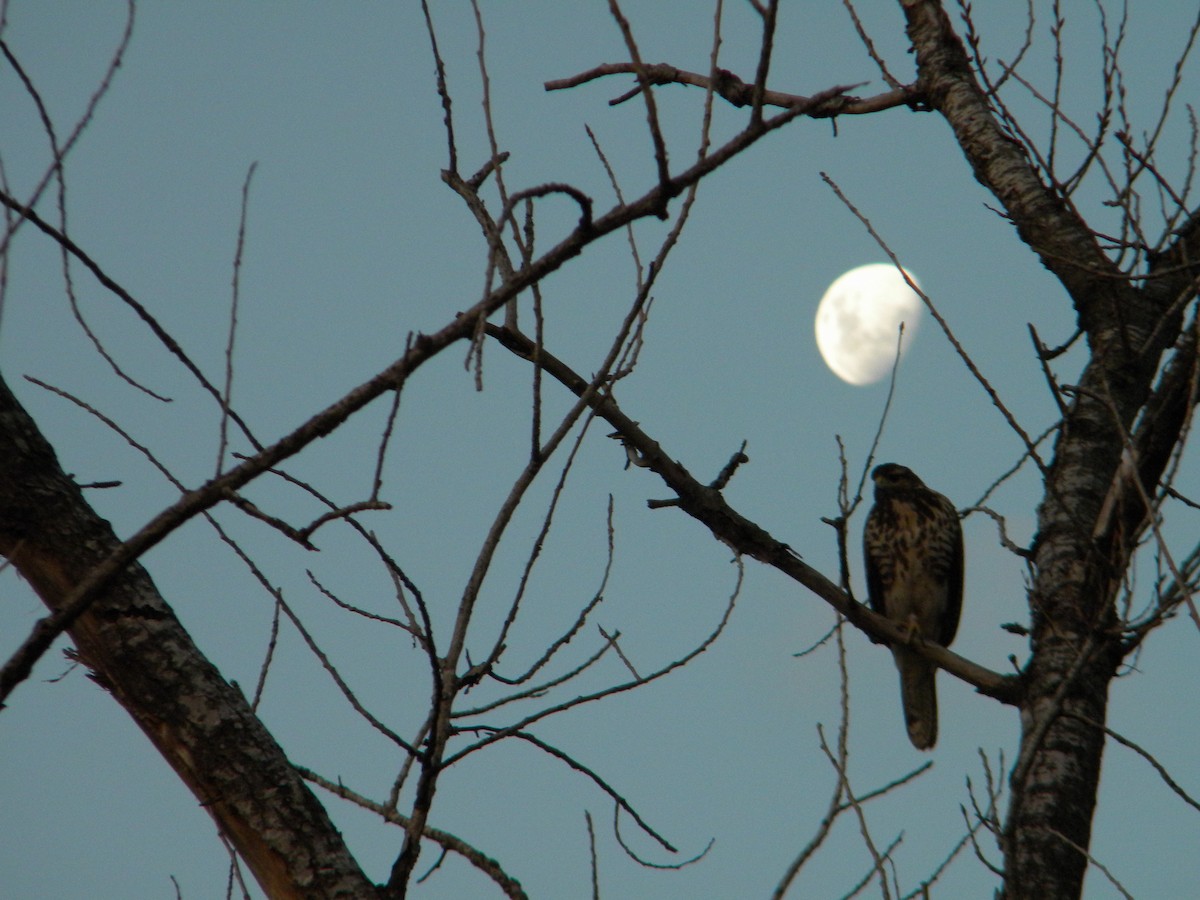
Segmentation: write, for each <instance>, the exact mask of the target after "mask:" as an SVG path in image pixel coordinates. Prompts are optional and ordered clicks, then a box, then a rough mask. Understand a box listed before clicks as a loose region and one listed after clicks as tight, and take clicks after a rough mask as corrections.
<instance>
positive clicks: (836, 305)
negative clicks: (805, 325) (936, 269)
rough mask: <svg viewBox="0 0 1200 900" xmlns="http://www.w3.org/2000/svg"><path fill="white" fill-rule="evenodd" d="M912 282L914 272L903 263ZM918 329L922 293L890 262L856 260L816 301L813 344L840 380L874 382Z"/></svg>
mask: <svg viewBox="0 0 1200 900" xmlns="http://www.w3.org/2000/svg"><path fill="white" fill-rule="evenodd" d="M905 272H906V273H907V274H908V277H909V278H911V279H912V281H913V284H918V282H917V279H916V276H914V275H913V274H912V272H909V271H908V270H907V269H905ZM901 322H903V323H904V336H903V338H901V339H900V355H901V356H904V353H905V351H906V350H907V349H908V345H909V344H911V343H912V340H913V338H914V337H916V334H917V326H918V325H919V324H920V322H921V298H920V297H919V296H917V294H916V292H915V291H913V289H912V288H910V287H909V286H908V284H907V283H905V281H904V277H903V276H902V275H901V274H900V273H899V272H898V271H897V270H896V267H895V266H893V265H891V264H890V263H872V264H871V265H867V266H859V267H858V268H857V269H851V270H850V271H849V272H847V273H845V274H844V275H842V276H840V277H839V278H838V279H837V280H836V281H834V282H833V284H831V285H830V286H829V290H827V291H826V292H825V296H824V297H822V298H821V303H820V305H819V306H818V307H817V321H816V325H815V328H816V332H817V349H819V350H820V351H821V356H822V357H824V359H825V364H826V365H827V366H829V368H830V369H832V370H833V374H835V375H837V377H838V378H840V379H842V381H846V382H849V383H850V384H858V385H862V384H874V383H875V382H876V381H879V379H881V378H883V377H884V376H885V375H887V374H888V373H889V372H890V371H891V370H892V365H893V363H895V361H896V340H897V337H898V336H899V329H900V323H901Z"/></svg>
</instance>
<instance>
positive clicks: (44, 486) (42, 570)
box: [0, 379, 376, 898]
mask: <svg viewBox="0 0 1200 900" xmlns="http://www.w3.org/2000/svg"><path fill="white" fill-rule="evenodd" d="M119 544H120V541H119V539H118V538H117V537H116V535H115V534H114V533H113V530H112V527H111V526H110V525H109V523H108V522H106V521H105V520H104V519H102V518H100V517H99V516H97V515H96V513H95V512H94V511H93V510H92V508H91V507H90V506H89V505H88V503H87V501H86V500H84V498H83V493H82V491H81V490H80V488H79V486H78V485H77V484H76V483H75V482H74V481H73V480H72V479H71V478H70V477H69V476H67V475H66V474H65V473H64V472H63V471H62V469H61V467H60V466H59V464H58V460H57V458H56V457H55V454H54V450H53V448H51V446H50V444H49V443H48V442H47V441H46V439H45V438H44V437H43V436H42V434H41V432H40V431H39V430H38V428H37V425H36V424H35V423H34V421H33V420H32V419H31V418H30V417H29V415H28V413H26V411H25V410H24V409H23V408H22V407H21V405H20V404H19V403H18V402H17V399H16V397H14V396H13V394H12V392H11V391H10V390H9V388H8V386H7V385H6V384H5V383H4V381H3V379H0V554H3V555H4V556H5V557H6V558H7V559H9V560H10V561H11V562H12V564H13V565H14V566H16V568H17V570H18V571H19V572H20V573H21V575H22V576H23V577H24V578H25V579H26V580H27V581H28V582H29V583H30V584H31V585H32V586H33V588H34V589H35V590H36V591H37V593H38V595H39V596H40V597H41V598H42V600H43V602H44V603H45V604H46V606H47V607H49V608H50V609H51V610H55V609H57V608H58V607H59V606H60V604H61V603H62V602H63V601H64V600H65V599H66V598H67V597H68V596H69V595H70V593H71V591H72V588H73V587H74V586H75V585H76V584H78V583H79V582H80V580H81V579H82V578H83V577H84V576H85V575H86V574H87V573H88V571H89V570H91V569H92V568H93V567H94V566H95V565H97V564H98V563H100V562H101V561H102V560H104V559H105V558H106V557H107V556H108V555H109V554H110V553H112V551H113V550H114V549H115V548H116V547H117V546H118V545H119ZM68 633H69V635H70V637H71V639H72V641H73V642H74V644H75V647H76V649H77V651H78V654H79V659H80V660H81V661H82V662H83V663H84V664H85V665H86V666H87V667H88V669H89V670H90V671H91V675H92V677H93V678H94V679H95V680H96V681H97V683H99V684H100V685H101V686H103V687H104V688H105V689H106V690H108V691H109V692H110V693H111V694H112V695H113V697H114V698H115V699H116V701H117V702H118V703H120V704H121V705H122V706H123V707H124V708H125V710H126V711H127V712H128V713H129V714H130V715H131V716H132V717H133V719H134V721H135V722H137V723H138V725H139V726H140V727H141V729H142V730H143V731H144V732H145V733H146V736H147V737H148V738H149V739H150V741H151V742H152V743H153V744H154V746H155V747H157V748H158V750H159V752H160V753H161V754H162V755H163V757H164V758H165V759H166V760H167V762H168V763H169V764H170V765H171V767H172V768H173V769H174V770H175V771H176V772H177V773H178V775H179V777H180V778H181V779H182V780H183V782H184V783H185V784H186V785H187V786H188V788H189V789H190V790H191V791H192V793H193V794H194V795H195V796H196V799H197V800H199V801H200V803H201V805H202V806H203V807H204V808H205V809H206V810H207V811H208V813H209V814H210V815H211V816H212V817H213V819H214V820H215V821H216V823H217V827H218V828H219V829H220V831H221V833H222V834H224V835H225V836H226V837H227V838H228V840H229V841H230V843H231V844H232V845H233V846H234V847H235V848H236V849H237V851H238V853H239V854H240V855H241V857H242V859H243V860H245V862H246V864H247V865H248V866H249V868H250V869H251V871H252V872H253V873H254V877H255V878H256V879H257V880H258V883H259V884H260V885H261V887H262V889H263V890H264V891H265V892H266V893H267V895H268V896H270V897H287V898H292V897H313V898H316V897H372V898H373V897H375V896H376V890H375V888H374V886H373V885H372V884H371V882H370V881H369V880H368V879H367V878H366V876H365V875H364V874H363V872H362V871H361V870H360V869H359V867H358V865H357V863H356V862H355V861H354V858H353V857H352V856H351V855H350V852H349V850H348V849H347V848H346V846H345V844H344V843H343V842H342V838H341V835H340V834H339V833H338V831H337V829H336V828H335V827H334V825H333V823H332V822H331V821H330V819H329V816H328V814H327V813H326V811H325V808H324V807H323V806H322V805H321V804H320V802H319V801H318V800H317V798H316V797H315V796H313V794H312V792H311V791H310V790H309V789H308V786H307V785H306V784H305V783H304V781H303V780H302V779H301V778H300V776H299V775H298V774H297V772H296V770H295V769H294V768H293V767H292V766H291V764H290V763H289V762H288V760H287V757H286V756H285V755H284V753H283V750H282V749H281V748H280V747H279V745H278V744H276V743H275V740H274V739H273V738H272V737H271V735H270V734H269V733H268V732H267V730H266V729H265V728H264V727H263V725H262V723H261V722H260V721H259V720H258V718H257V717H256V716H255V715H254V713H253V711H252V710H251V709H250V706H249V704H248V703H247V702H246V699H245V698H244V697H243V696H242V694H241V692H240V691H239V690H238V689H237V687H236V686H233V685H230V684H229V683H228V682H226V681H225V680H224V679H223V678H222V677H221V675H220V673H219V672H218V671H217V670H216V668H215V667H214V666H213V665H212V664H211V663H210V662H209V661H208V660H207V659H206V658H205V657H204V656H203V655H202V654H201V653H200V651H199V649H198V648H197V647H196V646H195V644H193V643H192V640H191V638H190V637H189V636H188V634H187V632H186V631H184V629H183V626H182V625H181V624H180V622H179V620H178V619H177V618H176V617H175V614H174V613H173V612H172V610H171V608H170V607H169V606H168V605H167V604H166V602H165V601H164V600H163V598H162V597H161V596H160V595H159V593H158V591H157V590H156V588H155V587H154V584H153V582H152V581H151V580H150V577H149V575H148V574H147V573H146V571H145V569H143V568H142V567H141V566H140V565H138V564H134V565H131V566H130V567H129V568H128V569H127V570H126V572H125V574H124V575H123V576H122V577H120V578H119V579H117V580H116V582H115V583H114V585H113V586H112V587H111V588H110V589H109V590H108V591H106V592H105V593H104V594H103V595H102V596H100V597H99V598H98V599H97V600H96V601H95V602H94V603H93V604H92V605H91V606H90V607H89V608H88V610H87V611H86V612H85V613H84V614H83V615H82V616H80V617H79V618H78V619H77V620H76V621H75V623H74V625H72V626H71V628H70V629H69V631H68Z"/></svg>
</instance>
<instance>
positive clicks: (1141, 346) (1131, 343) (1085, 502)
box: [901, 0, 1200, 900]
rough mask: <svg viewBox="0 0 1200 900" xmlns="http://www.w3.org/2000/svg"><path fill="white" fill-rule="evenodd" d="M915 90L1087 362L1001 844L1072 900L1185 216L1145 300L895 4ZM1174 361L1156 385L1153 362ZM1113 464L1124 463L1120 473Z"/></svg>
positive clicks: (1017, 866) (958, 50)
mask: <svg viewBox="0 0 1200 900" xmlns="http://www.w3.org/2000/svg"><path fill="white" fill-rule="evenodd" d="M901 6H902V7H903V9H904V13H905V16H906V20H907V25H908V34H909V37H910V39H911V40H912V43H913V47H914V48H915V50H916V54H917V66H918V72H919V87H920V88H921V93H922V95H923V96H924V97H925V98H926V100H927V101H928V103H929V105H930V106H931V107H932V108H933V109H934V110H936V111H937V112H938V113H940V114H941V115H942V116H943V117H944V118H945V120H946V121H947V123H948V124H949V125H950V127H951V129H952V130H953V132H954V136H955V139H956V140H957V141H958V143H959V145H960V147H961V148H962V150H963V153H964V154H965V156H966V158H967V160H968V162H969V163H970V164H971V166H972V168H973V170H974V173H975V176H976V178H977V179H978V180H979V182H980V183H981V184H983V185H984V186H985V187H986V188H987V189H988V190H990V191H991V192H992V193H993V194H994V195H995V196H996V198H997V199H998V200H1000V202H1001V203H1002V204H1003V206H1004V210H1005V212H1006V213H1007V214H1008V215H1009V217H1010V218H1011V219H1012V222H1013V224H1014V226H1015V227H1016V229H1017V232H1018V234H1019V235H1020V237H1021V239H1022V240H1023V241H1024V242H1025V243H1026V244H1027V245H1028V246H1029V247H1030V249H1031V250H1033V251H1034V252H1035V253H1037V254H1038V255H1039V257H1040V258H1041V260H1042V262H1043V263H1044V264H1045V266H1046V267H1047V268H1048V269H1049V270H1050V271H1051V272H1053V273H1054V274H1055V276H1057V278H1058V279H1059V281H1060V282H1061V283H1062V285H1063V287H1064V289H1065V290H1066V293H1067V295H1068V296H1069V297H1070V299H1071V302H1072V303H1073V305H1074V308H1075V310H1076V313H1077V317H1078V322H1079V326H1080V328H1081V329H1082V331H1083V333H1084V335H1085V336H1086V339H1087V342H1088V349H1089V352H1090V357H1089V361H1088V363H1087V365H1086V366H1085V368H1084V370H1083V373H1082V375H1081V377H1080V380H1079V384H1078V385H1076V386H1073V387H1071V388H1069V389H1068V388H1064V393H1068V396H1069V397H1070V398H1071V402H1070V404H1069V406H1068V408H1067V410H1066V414H1065V416H1064V418H1063V420H1062V422H1061V423H1060V427H1059V429H1058V435H1057V440H1056V442H1055V446H1054V454H1053V457H1052V458H1051V459H1050V460H1049V461H1048V462H1047V463H1046V464H1045V468H1044V470H1043V475H1044V489H1045V493H1044V497H1043V500H1042V502H1041V504H1040V506H1039V509H1038V532H1037V536H1036V538H1035V542H1034V547H1033V562H1034V571H1035V576H1034V580H1033V585H1032V590H1031V591H1030V595H1029V607H1030V613H1031V619H1032V640H1031V649H1032V655H1031V658H1030V661H1029V664H1028V666H1027V667H1026V670H1025V672H1024V673H1023V681H1024V691H1023V697H1022V699H1021V702H1020V704H1019V705H1020V710H1021V746H1020V753H1019V756H1018V759H1017V763H1016V765H1015V766H1014V768H1013V771H1012V775H1011V780H1010V790H1011V794H1010V802H1009V810H1008V814H1007V822H1006V824H1005V829H1004V834H1003V836H1002V847H1003V850H1004V857H1005V859H1004V863H1005V873H1004V875H1005V878H1004V896H1005V897H1007V898H1009V900H1026V898H1029V900H1032V898H1039V900H1057V898H1063V900H1067V898H1077V897H1079V896H1081V894H1082V891H1083V880H1084V874H1085V872H1086V869H1087V865H1088V859H1087V855H1086V854H1087V851H1088V847H1089V842H1090V837H1091V825H1092V815H1093V812H1094V810H1095V805H1096V792H1097V788H1098V785H1099V778H1100V767H1101V761H1102V758H1103V753H1104V744H1105V735H1104V732H1103V730H1102V728H1103V726H1104V723H1105V716H1106V711H1107V706H1108V692H1109V688H1110V685H1111V682H1112V679H1113V677H1114V675H1115V673H1116V670H1117V666H1118V664H1119V663H1120V662H1121V660H1122V659H1123V658H1124V656H1125V654H1126V653H1127V652H1128V650H1129V648H1130V647H1131V646H1132V644H1131V642H1130V640H1129V635H1127V634H1125V633H1124V632H1123V630H1122V625H1121V623H1120V622H1119V619H1118V616H1117V613H1116V608H1115V599H1116V594H1117V590H1118V588H1119V587H1120V585H1121V583H1122V578H1123V576H1124V574H1125V572H1126V569H1127V567H1128V565H1129V563H1130V561H1131V557H1132V551H1133V548H1134V547H1135V546H1136V544H1137V541H1138V538H1139V537H1140V536H1141V535H1142V534H1143V533H1144V531H1145V529H1146V527H1147V526H1148V524H1149V519H1148V517H1147V508H1146V505H1145V503H1144V502H1143V500H1142V494H1143V492H1145V493H1146V494H1147V495H1149V496H1153V494H1154V491H1155V489H1156V487H1157V485H1158V483H1159V479H1160V478H1161V476H1162V474H1163V471H1164V468H1165V466H1166V463H1167V460H1168V458H1169V456H1170V452H1171V450H1172V449H1173V448H1174V447H1175V446H1176V443H1177V441H1178V440H1179V438H1180V436H1181V432H1180V429H1181V427H1182V425H1183V423H1184V419H1185V415H1186V410H1187V407H1188V405H1189V404H1194V403H1195V396H1194V394H1193V393H1191V382H1192V379H1193V378H1194V376H1195V371H1196V369H1195V364H1196V347H1195V322H1194V321H1193V322H1192V323H1190V324H1189V326H1188V328H1187V329H1186V330H1185V329H1184V327H1183V319H1182V316H1181V315H1180V313H1179V309H1180V307H1181V306H1182V305H1183V304H1182V303H1181V302H1180V301H1182V300H1184V299H1186V298H1187V297H1190V296H1191V295H1193V294H1194V293H1195V289H1196V277H1197V273H1198V272H1200V269H1198V268H1197V266H1196V265H1195V264H1194V263H1191V260H1195V259H1197V253H1198V251H1200V229H1198V228H1197V219H1196V216H1195V215H1194V214H1193V216H1192V218H1191V220H1190V221H1189V222H1188V224H1187V225H1186V226H1185V227H1184V228H1183V229H1181V230H1180V232H1179V233H1178V234H1177V235H1176V237H1175V239H1174V241H1173V243H1172V244H1170V245H1169V249H1168V251H1167V252H1166V253H1165V254H1163V255H1162V256H1161V257H1157V258H1156V257H1150V259H1149V265H1148V270H1147V271H1146V273H1145V274H1146V276H1147V278H1146V279H1145V282H1144V284H1145V286H1144V287H1140V288H1139V287H1135V286H1134V283H1133V282H1132V281H1131V280H1130V279H1129V278H1128V277H1127V276H1126V275H1125V273H1122V272H1121V271H1119V270H1118V269H1117V267H1116V265H1115V264H1114V263H1113V262H1112V260H1111V259H1110V258H1109V257H1108V256H1107V255H1106V254H1105V253H1104V251H1103V250H1102V248H1101V246H1100V242H1099V240H1098V237H1097V235H1096V234H1095V232H1094V231H1093V230H1092V229H1091V228H1089V227H1088V225H1087V223H1086V222H1084V220H1083V219H1082V217H1081V216H1080V214H1079V213H1078V211H1077V210H1076V209H1075V208H1074V206H1073V205H1072V204H1071V202H1070V200H1069V198H1068V197H1067V196H1065V195H1064V194H1063V193H1062V192H1061V191H1059V190H1058V189H1057V187H1056V186H1054V185H1048V184H1046V183H1045V181H1044V180H1043V179H1042V177H1041V174H1040V173H1039V169H1038V168H1037V166H1036V165H1035V164H1034V163H1033V161H1032V160H1031V158H1030V156H1029V155H1028V154H1027V153H1026V151H1025V149H1024V147H1023V146H1022V145H1021V144H1020V143H1019V142H1018V141H1017V140H1016V139H1015V138H1014V137H1013V136H1012V135H1011V134H1010V133H1009V132H1008V131H1007V130H1006V129H1005V128H1004V127H1003V125H1002V124H1001V122H1000V121H999V120H998V118H997V116H996V115H995V113H994V110H993V108H992V106H991V104H990V102H989V100H988V98H987V96H986V95H985V93H984V91H983V89H982V88H981V86H980V85H979V83H978V82H977V81H976V79H975V76H974V73H973V71H972V69H971V65H970V62H969V59H968V56H967V53H966V51H965V49H964V47H963V45H962V42H961V40H960V39H959V37H958V36H957V34H955V32H954V30H953V28H952V26H951V24H950V21H949V18H948V16H947V15H946V12H945V11H944V10H943V9H942V7H941V4H940V3H937V2H933V0H902V2H901ZM1172 347H1173V348H1174V349H1173V350H1172V352H1171V355H1170V357H1169V359H1168V361H1167V364H1166V366H1165V367H1163V369H1162V374H1161V376H1160V377H1159V378H1158V379H1157V383H1156V378H1155V376H1156V373H1158V372H1159V371H1160V363H1161V362H1162V360H1163V358H1164V353H1165V352H1166V351H1167V350H1168V349H1169V348H1172ZM1123 460H1128V461H1129V462H1128V463H1127V464H1125V465H1123V464H1122V461H1123Z"/></svg>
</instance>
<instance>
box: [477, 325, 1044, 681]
mask: <svg viewBox="0 0 1200 900" xmlns="http://www.w3.org/2000/svg"><path fill="white" fill-rule="evenodd" d="M487 331H488V334H489V335H491V336H492V337H493V338H495V339H496V340H497V341H499V342H500V343H501V344H502V345H503V346H505V347H507V348H508V349H509V350H511V351H512V352H513V353H515V354H516V355H518V356H521V357H522V358H525V359H529V358H531V356H532V355H533V352H534V346H533V342H532V341H530V340H529V338H527V337H525V336H524V335H520V334H516V333H513V332H510V331H507V330H505V329H503V328H500V327H498V326H494V325H489V326H488V328H487ZM538 353H539V355H538V363H539V365H541V366H542V367H543V369H544V370H545V371H546V373H547V374H549V375H550V376H551V377H553V378H554V379H556V380H557V381H558V382H560V383H561V384H562V385H563V386H564V387H566V388H567V389H568V390H570V391H571V392H572V393H574V394H575V395H576V396H582V395H583V393H584V392H585V391H587V389H588V384H589V383H588V381H587V380H586V379H584V378H582V377H581V376H580V375H578V374H577V373H576V372H575V371H574V370H572V369H571V368H570V367H569V366H567V365H566V364H565V363H564V362H562V361H561V360H559V359H558V358H557V357H555V356H553V355H552V354H550V353H549V352H548V351H547V350H546V349H545V348H544V347H543V348H539V351H538ZM590 402H591V403H592V406H593V408H594V409H595V410H596V413H597V415H599V416H601V417H602V418H604V420H605V421H607V422H608V423H609V424H610V425H612V426H613V428H614V429H616V431H617V432H619V433H620V435H621V439H622V441H623V442H624V443H625V444H626V446H627V447H630V448H632V449H633V451H635V452H636V453H637V456H638V458H639V459H640V460H641V461H642V463H643V464H644V467H645V468H648V469H650V470H652V471H653V472H654V473H655V474H656V475H658V476H659V477H660V478H661V479H662V480H663V482H664V483H665V484H666V485H667V486H668V487H669V488H671V490H673V491H674V492H675V494H676V495H677V496H678V498H679V502H678V506H679V508H680V509H682V510H683V511H684V512H686V513H687V514H688V515H690V516H691V517H692V518H694V519H696V520H697V521H699V522H701V523H702V524H704V525H705V526H707V527H708V529H709V530H710V531H711V532H712V533H713V536H714V537H716V538H717V539H718V540H719V541H721V542H722V543H723V544H725V545H727V546H728V547H730V548H731V549H732V550H733V551H734V552H735V553H738V554H740V555H744V556H750V557H753V558H754V559H757V560H758V561H759V562H761V563H764V564H766V565H769V566H771V567H772V568H775V569H778V570H779V571H780V572H782V573H783V574H785V575H787V576H788V577H789V578H791V579H793V580H794V581H797V582H799V583H800V584H802V585H803V586H804V587H806V588H807V589H808V590H810V591H811V592H812V593H814V594H816V595H817V596H818V597H820V598H821V599H822V600H824V601H825V602H826V603H828V604H829V605H830V606H832V607H833V608H834V609H835V610H837V611H838V612H839V613H841V614H842V615H844V616H845V617H846V618H847V619H848V620H849V621H850V623H851V624H853V625H854V626H855V627H857V628H859V629H860V630H861V631H863V632H865V633H866V634H867V635H868V636H869V637H871V638H872V639H873V640H876V641H881V642H886V643H902V642H904V641H905V640H906V639H907V636H906V635H905V633H904V631H903V629H901V628H899V627H898V626H897V625H896V624H895V623H893V622H892V621H891V620H890V619H886V618H884V617H883V616H880V615H878V614H876V613H875V612H873V611H872V610H870V609H868V608H867V607H866V606H863V605H862V604H860V603H857V602H856V601H854V600H853V599H851V598H850V597H849V596H848V595H847V594H846V593H845V592H844V591H842V590H841V589H839V588H838V586H837V585H836V584H834V583H833V582H832V581H830V580H829V579H828V578H826V577H825V576H824V575H823V574H821V573H820V572H818V571H817V570H816V569H814V568H812V567H811V566H809V565H807V564H806V563H805V562H804V561H803V560H802V559H801V558H800V556H799V555H798V554H797V553H796V552H795V551H794V550H792V548H791V547H789V546H788V545H787V544H785V543H783V542H781V541H778V540H776V539H775V538H774V537H772V536H771V535H770V534H768V533H767V532H766V531H765V530H763V529H762V528H761V527H759V526H758V525H756V524H755V523H754V522H752V521H750V520H749V519H747V518H745V517H744V516H742V515H741V514H740V513H738V512H737V511H736V510H734V509H733V508H732V507H730V506H729V504H728V503H726V501H725V498H724V497H723V496H722V495H721V492H720V491H718V490H716V489H715V488H712V487H710V486H708V485H706V484H703V483H701V482H700V481H697V480H696V479H695V478H694V477H693V476H692V475H691V473H690V472H688V471H687V469H685V468H684V467H683V465H681V464H680V463H679V462H677V461H676V460H674V459H672V458H671V457H670V456H669V455H668V454H667V453H665V452H664V451H663V449H662V448H661V447H660V446H659V444H658V442H657V441H655V440H654V439H653V438H651V437H650V436H649V435H647V434H646V433H645V432H644V431H642V429H641V428H639V427H638V424H637V423H636V422H634V421H633V420H632V419H630V418H629V417H628V416H627V415H625V413H623V412H622V411H621V410H620V408H619V407H618V406H617V403H616V401H615V400H614V399H613V398H612V397H611V396H607V395H605V396H601V395H593V397H592V400H591V401H590ZM917 649H918V650H919V651H920V652H921V654H922V655H923V656H925V657H927V658H928V659H930V660H932V661H933V662H935V663H937V665H938V666H940V667H941V668H943V669H945V670H946V671H947V672H950V673H951V674H952V675H954V676H955V677H957V678H960V679H962V680H963V681H965V682H967V683H968V684H971V685H973V686H974V687H975V688H976V689H977V690H978V691H979V692H980V693H982V694H986V695H987V696H989V697H993V698H995V699H997V700H999V701H1001V702H1002V703H1014V704H1015V703H1016V702H1018V699H1019V696H1020V682H1019V681H1018V679H1017V678H1016V677H1015V676H1011V675H1007V676H1006V675H1000V674H998V673H997V672H993V671H991V670H990V669H986V668H984V667H983V666H980V665H978V664H976V663H973V662H971V661H970V660H968V659H964V658H963V657H961V656H959V655H958V654H956V653H953V652H951V651H950V650H947V649H946V648H944V647H940V646H938V645H936V644H930V643H925V644H923V645H921V646H919V647H918V648H917Z"/></svg>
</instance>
